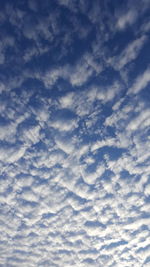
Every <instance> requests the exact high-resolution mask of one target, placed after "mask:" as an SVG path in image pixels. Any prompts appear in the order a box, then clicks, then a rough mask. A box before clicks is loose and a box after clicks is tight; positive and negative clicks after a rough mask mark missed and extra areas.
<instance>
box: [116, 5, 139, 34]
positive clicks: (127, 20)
mask: <svg viewBox="0 0 150 267" xmlns="http://www.w3.org/2000/svg"><path fill="white" fill-rule="evenodd" d="M136 19H137V11H136V10H133V9H131V10H129V11H127V12H126V13H125V14H123V15H121V16H120V17H119V19H118V21H117V25H116V26H117V28H118V29H119V30H124V29H125V28H126V27H127V26H130V25H132V24H133V23H134V22H135V21H136Z"/></svg>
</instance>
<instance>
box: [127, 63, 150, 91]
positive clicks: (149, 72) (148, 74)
mask: <svg viewBox="0 0 150 267" xmlns="http://www.w3.org/2000/svg"><path fill="white" fill-rule="evenodd" d="M149 82H150V69H149V68H147V69H146V70H145V71H144V72H143V73H142V74H141V75H139V76H138V77H137V78H136V80H135V82H134V83H133V85H132V87H131V88H130V89H129V93H130V94H138V93H139V92H140V91H141V90H142V89H144V88H145V87H146V86H147V85H148V84H149Z"/></svg>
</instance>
